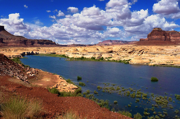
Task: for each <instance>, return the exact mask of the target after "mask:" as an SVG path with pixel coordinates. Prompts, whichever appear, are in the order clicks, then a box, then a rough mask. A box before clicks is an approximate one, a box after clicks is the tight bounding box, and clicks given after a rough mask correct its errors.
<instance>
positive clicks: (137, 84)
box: [21, 55, 180, 119]
mask: <svg viewBox="0 0 180 119" xmlns="http://www.w3.org/2000/svg"><path fill="white" fill-rule="evenodd" d="M26 57H27V58H23V59H21V61H22V62H23V63H24V64H25V65H29V66H30V67H33V68H38V69H42V70H44V71H48V72H51V73H55V74H58V75H61V76H62V77H64V78H66V79H71V80H72V81H73V82H75V83H76V84H78V82H77V76H81V77H82V82H84V83H85V84H86V86H85V87H82V90H83V91H86V90H90V91H92V92H94V90H96V91H97V92H98V94H99V95H96V97H97V98H99V99H104V100H106V99H107V100H109V101H110V103H111V104H112V105H111V107H112V108H115V109H120V110H127V111H130V112H131V113H132V114H136V113H137V112H139V113H141V115H143V113H144V108H151V107H152V104H156V103H155V102H154V101H149V102H148V101H146V100H142V99H140V102H139V103H136V102H135V101H136V98H131V97H129V96H126V95H119V94H118V93H111V94H109V93H107V92H102V90H101V91H98V90H97V86H101V87H104V86H105V85H104V84H103V83H110V84H116V86H120V87H124V88H125V89H128V88H133V89H134V90H139V89H141V92H143V93H148V95H150V94H151V93H154V95H158V96H167V97H171V98H172V99H173V101H172V102H169V104H171V105H172V106H173V109H171V108H161V107H160V106H158V107H156V108H155V111H156V112H157V114H158V112H159V113H160V112H161V113H162V114H163V111H166V112H168V115H166V116H165V118H169V119H172V117H175V115H178V116H180V114H179V113H175V112H174V111H175V110H176V109H178V110H179V109H180V101H178V100H177V99H175V96H174V95H175V94H180V68H173V67H152V66H144V65H129V64H123V63H116V62H95V61H66V59H65V58H59V57H47V56H33V55H29V56H26ZM151 77H157V78H158V79H159V81H158V82H151ZM148 97H150V96H148ZM114 100H117V101H118V105H115V104H113V102H114ZM128 104H130V105H131V107H128ZM164 109H165V110H164ZM148 112H149V113H150V115H153V112H154V111H150V110H149V111H148ZM144 118H147V117H144Z"/></svg>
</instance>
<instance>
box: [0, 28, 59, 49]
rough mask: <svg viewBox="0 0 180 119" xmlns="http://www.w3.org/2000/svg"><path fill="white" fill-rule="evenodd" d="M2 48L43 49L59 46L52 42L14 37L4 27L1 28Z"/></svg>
mask: <svg viewBox="0 0 180 119" xmlns="http://www.w3.org/2000/svg"><path fill="white" fill-rule="evenodd" d="M0 46H16V47H26V46H28V47H31V46H34V47H39V46H40V47H42V46H57V45H56V43H55V42H53V41H51V40H36V39H27V38H25V37H22V36H14V35H12V34H10V33H9V32H7V31H6V30H5V29H4V26H0Z"/></svg>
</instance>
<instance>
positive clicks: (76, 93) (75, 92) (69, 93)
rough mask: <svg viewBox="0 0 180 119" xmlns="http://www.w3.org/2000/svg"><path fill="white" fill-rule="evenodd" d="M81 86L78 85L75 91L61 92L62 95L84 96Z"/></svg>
mask: <svg viewBox="0 0 180 119" xmlns="http://www.w3.org/2000/svg"><path fill="white" fill-rule="evenodd" d="M81 92H82V89H81V87H78V89H76V90H75V91H74V92H59V96H60V97H71V96H81V97H82V96H83V95H82V93H81Z"/></svg>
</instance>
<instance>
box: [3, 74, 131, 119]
mask: <svg viewBox="0 0 180 119" xmlns="http://www.w3.org/2000/svg"><path fill="white" fill-rule="evenodd" d="M27 85H28V84H25V85H24V82H21V81H20V80H18V79H15V78H12V77H9V76H0V92H1V94H0V96H1V97H2V96H3V97H6V99H7V98H8V96H10V95H20V96H23V97H26V98H28V99H38V100H40V101H41V102H42V104H43V109H44V112H43V113H41V116H43V117H44V118H55V117H56V116H57V115H59V116H62V115H63V114H65V113H66V112H67V111H73V112H74V113H76V114H77V115H79V116H80V117H81V118H86V119H129V118H128V117H125V116H123V115H121V114H118V113H114V112H111V111H109V110H108V109H105V108H101V107H100V106H99V105H97V104H96V103H95V102H93V101H92V100H89V99H86V98H83V97H58V96H57V94H52V93H50V92H48V90H47V89H45V88H43V87H32V86H27ZM2 93H3V95H2ZM0 99H4V98H0ZM1 118H2V117H1Z"/></svg>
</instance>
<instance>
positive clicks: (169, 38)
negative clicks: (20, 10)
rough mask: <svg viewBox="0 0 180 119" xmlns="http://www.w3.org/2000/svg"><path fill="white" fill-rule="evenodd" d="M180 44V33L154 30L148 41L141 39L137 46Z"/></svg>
mask: <svg viewBox="0 0 180 119" xmlns="http://www.w3.org/2000/svg"><path fill="white" fill-rule="evenodd" d="M178 44H180V33H179V32H177V31H163V30H162V29H161V28H154V29H153V30H152V32H151V33H149V34H148V36H147V38H146V39H140V41H139V42H138V43H137V45H178Z"/></svg>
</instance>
